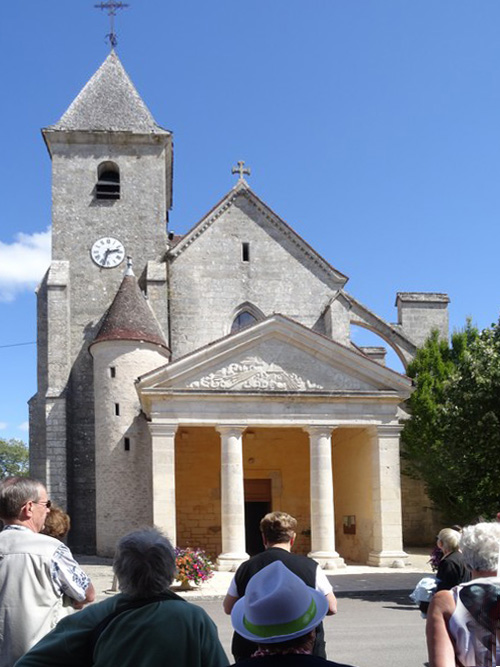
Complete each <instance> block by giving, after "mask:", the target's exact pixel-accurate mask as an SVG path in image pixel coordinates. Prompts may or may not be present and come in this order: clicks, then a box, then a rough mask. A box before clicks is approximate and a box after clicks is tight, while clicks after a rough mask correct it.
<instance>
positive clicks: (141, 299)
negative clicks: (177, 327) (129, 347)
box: [92, 271, 168, 350]
mask: <svg viewBox="0 0 500 667" xmlns="http://www.w3.org/2000/svg"><path fill="white" fill-rule="evenodd" d="M112 340H129V341H133V340H137V341H141V342H144V343H153V344H154V345H160V346H161V347H164V348H166V349H167V350H168V345H167V343H166V342H165V338H164V336H163V333H162V331H161V329H160V325H159V324H158V321H157V320H156V317H155V316H154V314H153V311H152V310H151V308H150V306H149V303H148V302H147V300H146V298H145V296H144V294H143V293H142V292H141V289H140V288H139V285H138V283H137V278H136V277H135V276H134V274H133V273H132V272H131V271H127V273H126V274H125V276H124V278H123V280H122V283H121V285H120V287H119V289H118V292H117V293H116V296H115V298H114V299H113V303H112V304H111V306H110V307H109V310H108V312H107V313H106V315H105V317H104V320H103V322H102V324H101V328H100V329H99V332H98V334H97V336H96V337H95V339H94V341H93V343H92V345H95V344H96V343H101V342H103V341H112Z"/></svg>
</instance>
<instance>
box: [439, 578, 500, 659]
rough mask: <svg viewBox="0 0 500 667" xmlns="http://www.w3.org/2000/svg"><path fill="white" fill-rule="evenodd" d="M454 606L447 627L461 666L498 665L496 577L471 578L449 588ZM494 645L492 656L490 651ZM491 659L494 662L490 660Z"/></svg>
mask: <svg viewBox="0 0 500 667" xmlns="http://www.w3.org/2000/svg"><path fill="white" fill-rule="evenodd" d="M453 595H454V597H455V602H456V608H455V611H454V612H453V614H452V615H451V618H450V620H449V624H448V629H449V633H450V636H451V638H452V640H453V644H454V648H455V655H456V657H457V659H458V660H459V661H460V664H461V665H463V667H487V666H488V667H489V666H491V665H492V664H493V665H500V630H497V628H498V625H499V622H500V578H498V577H484V578H480V579H473V580H472V581H470V582H469V583H467V584H462V585H461V586H457V587H456V588H454V589H453ZM494 646H495V647H496V651H495V653H496V654H495V657H493V655H492V649H493V647H494ZM494 660H495V662H493V661H494Z"/></svg>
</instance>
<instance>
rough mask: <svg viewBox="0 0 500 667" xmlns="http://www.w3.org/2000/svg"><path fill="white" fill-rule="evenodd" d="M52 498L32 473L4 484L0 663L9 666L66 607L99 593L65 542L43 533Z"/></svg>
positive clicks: (0, 505) (0, 546) (0, 488)
mask: <svg viewBox="0 0 500 667" xmlns="http://www.w3.org/2000/svg"><path fill="white" fill-rule="evenodd" d="M50 505H51V502H50V500H49V498H48V497H47V490H46V488H45V487H44V486H43V484H41V482H38V481H36V480H33V479H29V478H28V477H9V478H7V479H5V480H4V481H3V482H2V483H1V485H0V518H2V519H3V521H4V524H5V527H4V529H3V531H2V532H1V533H0V665H2V667H10V666H11V665H13V664H14V663H15V662H16V660H17V659H18V658H20V657H21V656H22V655H23V654H24V653H26V651H27V650H28V649H29V648H31V647H32V646H33V645H34V644H36V643H37V642H38V641H39V640H40V639H41V638H42V637H43V636H44V635H45V634H47V632H49V631H50V630H52V628H53V627H54V626H55V625H56V623H57V622H58V621H59V619H60V618H62V617H63V616H65V615H66V614H67V613H68V611H67V609H68V608H67V607H63V597H66V599H68V598H69V600H70V602H71V604H72V606H73V608H75V609H81V608H82V607H83V606H84V605H85V604H87V603H88V602H93V600H94V598H95V592H94V587H93V586H92V583H91V582H90V579H89V577H88V576H87V575H86V574H85V572H83V570H81V568H80V566H79V565H78V563H77V562H76V561H75V559H74V558H73V555H72V554H71V551H70V550H69V549H68V547H67V546H66V545H65V544H62V543H61V542H59V540H56V539H55V538H53V537H49V536H48V535H40V531H41V530H42V528H43V526H44V523H45V519H46V517H47V515H48V514H49V512H50Z"/></svg>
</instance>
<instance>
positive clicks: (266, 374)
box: [188, 357, 324, 391]
mask: <svg viewBox="0 0 500 667" xmlns="http://www.w3.org/2000/svg"><path fill="white" fill-rule="evenodd" d="M188 387H190V388H191V389H251V390H259V389H262V390H265V391H309V390H312V389H323V388H324V387H322V386H321V385H319V384H316V383H314V382H311V381H310V380H308V379H306V378H303V377H300V375H298V374H297V373H289V372H287V371H286V370H284V369H283V368H282V367H281V366H279V365H278V364H275V363H268V362H267V361H264V360H263V359H260V358H259V357H247V358H246V359H243V360H242V361H241V362H232V363H230V364H229V365H228V366H226V367H224V368H221V369H220V370H218V371H215V372H214V373H209V374H208V375H205V376H204V377H202V378H200V379H199V380H195V381H194V382H191V383H189V384H188Z"/></svg>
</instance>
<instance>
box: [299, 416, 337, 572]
mask: <svg viewBox="0 0 500 667" xmlns="http://www.w3.org/2000/svg"><path fill="white" fill-rule="evenodd" d="M332 428H333V427H332V426H312V427H310V428H306V429H305V430H306V431H307V433H309V446H310V452H311V552H310V553H309V556H310V557H311V558H314V560H316V561H318V563H319V564H320V565H321V567H322V568H325V569H336V568H338V567H344V565H345V563H344V560H343V559H342V558H340V556H339V554H338V553H337V551H336V550H335V511H334V505H333V472H332V439H331V433H332Z"/></svg>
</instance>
